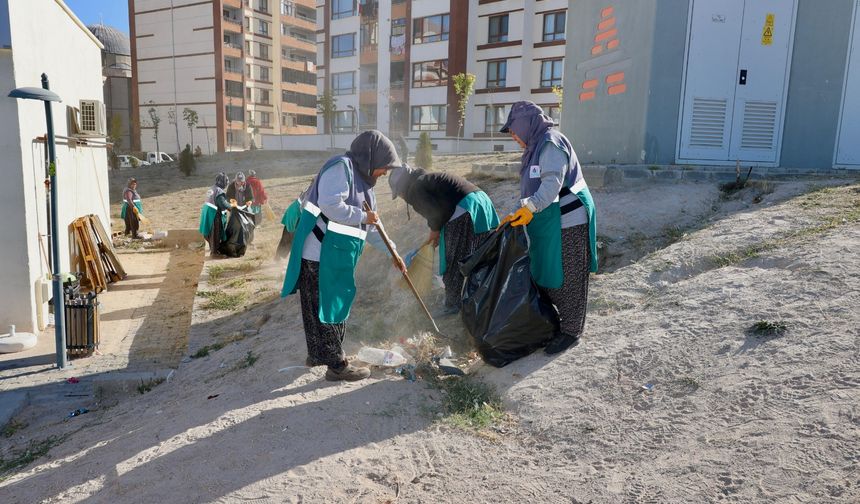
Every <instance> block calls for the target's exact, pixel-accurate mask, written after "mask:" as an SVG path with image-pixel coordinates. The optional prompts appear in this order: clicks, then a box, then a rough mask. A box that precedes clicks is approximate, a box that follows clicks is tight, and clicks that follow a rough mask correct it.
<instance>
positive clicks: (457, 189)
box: [397, 168, 480, 231]
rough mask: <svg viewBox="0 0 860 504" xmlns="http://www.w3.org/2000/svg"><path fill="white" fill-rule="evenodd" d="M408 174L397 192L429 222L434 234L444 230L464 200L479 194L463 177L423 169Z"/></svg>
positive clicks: (413, 169)
mask: <svg viewBox="0 0 860 504" xmlns="http://www.w3.org/2000/svg"><path fill="white" fill-rule="evenodd" d="M409 170H410V171H409V173H408V174H405V175H404V178H403V180H402V181H401V183H400V184H399V185H400V187H398V188H397V196H400V197H401V198H403V199H404V200H405V201H406V203H408V204H409V205H411V206H412V208H414V209H415V211H416V212H418V213H419V214H421V216H422V217H424V218H425V219H427V225H428V226H430V229H431V230H433V231H440V230H441V229H442V226H444V225H445V224H446V223H447V222H448V221H449V220H450V219H451V216H452V215H454V211H455V210H456V209H457V205H458V204H459V203H460V202H461V201H463V198H465V197H466V196H468V195H469V194H471V193H473V192H476V191H479V190H480V189H479V188H478V186H476V185H475V184H473V183H471V182H469V181H468V180H466V179H464V178H463V177H459V176H457V175H453V174H450V173H444V172H427V171H425V170H424V169H423V168H412V169H409Z"/></svg>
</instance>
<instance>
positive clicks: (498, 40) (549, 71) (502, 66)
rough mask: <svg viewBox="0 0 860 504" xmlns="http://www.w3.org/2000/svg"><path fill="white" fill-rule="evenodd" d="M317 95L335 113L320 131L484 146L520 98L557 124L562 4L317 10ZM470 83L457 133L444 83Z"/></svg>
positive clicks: (366, 0) (363, 4)
mask: <svg viewBox="0 0 860 504" xmlns="http://www.w3.org/2000/svg"><path fill="white" fill-rule="evenodd" d="M317 11H318V12H317V27H318V29H317V47H318V52H317V60H318V61H319V62H320V66H319V67H318V73H317V81H318V93H319V94H323V93H325V92H327V91H328V92H330V93H331V94H332V95H333V97H334V98H335V99H336V102H337V107H336V108H337V112H336V113H335V114H334V116H333V118H332V121H331V123H332V124H330V125H327V124H325V121H324V120H323V118H320V121H319V128H318V132H319V133H321V134H325V133H335V134H337V133H351V132H354V131H359V130H363V129H367V128H377V129H380V130H382V131H384V132H386V133H388V134H390V135H391V136H398V135H403V136H406V137H417V136H418V134H419V133H420V132H423V131H426V132H428V133H429V134H430V136H431V137H432V138H437V139H440V138H444V137H449V138H450V137H457V136H458V135H462V136H463V137H465V138H467V139H468V138H482V137H485V136H486V137H489V136H499V135H498V134H497V133H496V132H497V131H498V129H499V128H500V127H501V125H502V123H504V120H505V118H506V116H507V113H508V110H509V109H510V105H511V104H513V103H514V102H516V101H517V100H522V99H528V100H532V101H535V102H536V103H538V104H540V105H542V106H544V107H545V108H546V110H547V112H548V113H550V114H551V115H552V116H553V117H554V118H555V119H556V120H558V118H559V115H560V108H559V99H558V97H557V96H556V94H555V93H554V92H553V87H557V88H561V86H562V75H563V67H564V52H565V28H566V15H567V1H566V0H536V1H535V0H358V1H356V0H333V1H321V0H318V1H317ZM461 72H470V73H472V74H475V75H476V77H477V81H476V85H475V87H476V91H475V95H474V96H473V97H472V98H471V100H470V104H469V106H468V108H467V118H466V122H465V124H464V127H463V131H462V132H460V131H459V129H460V128H459V120H458V115H457V96H456V93H455V92H454V86H453V79H452V78H451V76H453V75H456V74H458V73H461Z"/></svg>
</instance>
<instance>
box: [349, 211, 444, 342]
mask: <svg viewBox="0 0 860 504" xmlns="http://www.w3.org/2000/svg"><path fill="white" fill-rule="evenodd" d="M364 211H365V212H370V211H372V209H371V208H370V205H368V204H367V202H366V201H365V202H364ZM375 226H376V230H377V231H379V236H381V237H382V241H383V242H385V246H386V247H387V248H388V252H389V253H391V257H396V256H397V252H396V251H395V250H394V246H393V245H391V240H390V239H389V238H388V233H386V232H385V228H384V227H383V226H382V221H381V220H379V217H378V216H377V222H376V224H375ZM401 273H402V274H403V278H404V279H405V280H406V283H407V284H408V285H409V288H410V289H412V294H415V299H417V300H418V303H420V304H421V308H423V309H424V314H425V315H427V318H428V319H430V322H431V323H432V324H433V329H435V330H436V332H437V333H441V331H440V330H439V326H437V325H436V321H435V320H433V315H430V310H428V309H427V305H425V304H424V301H422V300H421V295H420V294H418V290H417V289H416V288H415V285H414V284H413V283H412V280H410V279H409V274H408V273H406V272H405V271H401Z"/></svg>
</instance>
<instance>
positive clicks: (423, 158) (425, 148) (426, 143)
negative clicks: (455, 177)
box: [415, 131, 433, 170]
mask: <svg viewBox="0 0 860 504" xmlns="http://www.w3.org/2000/svg"><path fill="white" fill-rule="evenodd" d="M415 164H416V165H418V167H419V168H424V169H425V170H430V169H432V168H433V145H432V144H431V143H430V134H429V133H427V132H426V131H423V132H421V136H420V137H418V150H417V151H416V152H415Z"/></svg>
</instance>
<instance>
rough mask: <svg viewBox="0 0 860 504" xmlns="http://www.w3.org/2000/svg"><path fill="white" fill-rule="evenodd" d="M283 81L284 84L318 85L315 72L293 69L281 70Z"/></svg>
mask: <svg viewBox="0 0 860 504" xmlns="http://www.w3.org/2000/svg"><path fill="white" fill-rule="evenodd" d="M281 80H282V81H284V82H295V83H298V84H312V85H316V83H317V75H316V74H315V73H313V72H304V71H302V70H295V69H293V68H281Z"/></svg>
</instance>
